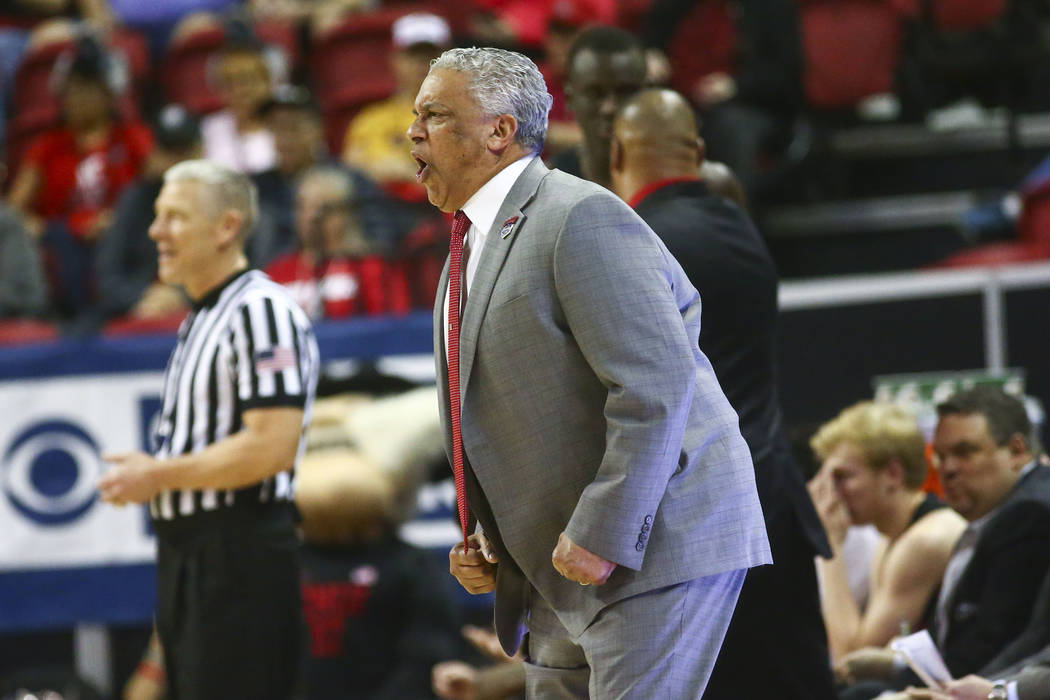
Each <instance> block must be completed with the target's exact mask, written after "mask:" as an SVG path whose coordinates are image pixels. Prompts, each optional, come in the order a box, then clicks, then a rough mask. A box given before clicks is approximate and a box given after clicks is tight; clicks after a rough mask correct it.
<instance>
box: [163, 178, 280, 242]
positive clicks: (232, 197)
mask: <svg viewBox="0 0 1050 700" xmlns="http://www.w3.org/2000/svg"><path fill="white" fill-rule="evenodd" d="M164 182H165V183H168V182H200V183H203V184H205V185H207V186H208V189H209V191H210V192H211V193H212V197H213V199H214V201H215V204H216V207H215V208H216V214H219V213H222V212H224V211H226V210H228V209H233V210H234V211H237V212H240V214H241V215H242V216H243V217H244V221H243V222H242V223H241V231H240V234H241V236H242V237H243V236H247V235H248V233H249V232H250V231H251V230H252V227H253V226H255V222H256V221H257V220H258V218H259V193H258V191H257V190H256V189H255V183H253V182H252V181H251V178H249V177H248V176H247V175H244V174H243V173H239V172H237V171H236V170H231V169H229V168H227V167H226V166H224V165H219V164H218V163H213V162H212V161H210V160H203V159H201V160H184V161H182V162H181V163H176V164H175V165H173V166H171V167H170V168H168V170H167V172H165V173H164Z"/></svg>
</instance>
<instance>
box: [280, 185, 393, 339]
mask: <svg viewBox="0 0 1050 700" xmlns="http://www.w3.org/2000/svg"><path fill="white" fill-rule="evenodd" d="M295 219H296V221H295V224H296V233H297V235H298V238H299V250H297V251H295V252H292V253H288V254H286V255H282V256H281V257H279V258H277V259H276V260H274V261H273V262H272V263H271V264H270V265H269V266H268V267H267V268H266V273H267V274H268V275H270V277H272V278H273V279H274V281H276V282H278V283H280V284H282V285H284V286H285V287H287V288H288V290H289V292H291V294H292V296H293V297H294V298H295V299H296V301H298V302H299V305H300V306H302V307H303V309H304V310H305V311H306V312H307V313H308V314H310V316H311V317H312V318H315V319H316V318H346V317H349V316H359V315H369V316H373V315H379V314H389V313H407V312H408V311H409V310H410V309H411V301H410V297H409V291H408V281H407V279H406V277H405V273H404V269H403V267H402V266H401V265H400V264H398V263H397V262H394V261H391V260H388V259H386V258H384V257H383V256H382V255H379V254H378V253H377V252H376V250H375V246H374V244H372V243H370V242H369V240H368V238H367V237H366V236H365V234H364V230H363V228H362V226H361V224H360V222H359V221H358V220H357V215H356V211H355V206H354V186H353V180H351V178H350V176H349V175H348V174H347V172H346V171H345V170H342V169H340V168H335V167H327V166H318V167H315V168H313V169H312V170H310V171H309V172H308V173H306V174H305V175H304V176H303V179H302V181H301V183H300V184H299V189H298V191H297V193H296V212H295Z"/></svg>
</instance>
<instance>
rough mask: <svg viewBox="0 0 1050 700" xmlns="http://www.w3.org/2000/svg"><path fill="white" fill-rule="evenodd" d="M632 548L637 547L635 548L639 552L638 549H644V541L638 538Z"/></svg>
mask: <svg viewBox="0 0 1050 700" xmlns="http://www.w3.org/2000/svg"><path fill="white" fill-rule="evenodd" d="M634 548H635V549H637V550H638V551H639V552H640V551H642V550H643V549H645V543H643V542H642V541H641V540H639V541H638V544H636V545H635V546H634Z"/></svg>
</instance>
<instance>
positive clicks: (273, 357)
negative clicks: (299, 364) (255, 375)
mask: <svg viewBox="0 0 1050 700" xmlns="http://www.w3.org/2000/svg"><path fill="white" fill-rule="evenodd" d="M295 364H296V357H295V351H294V350H292V349H291V348H286V347H276V348H267V349H266V350H259V351H258V352H256V353H255V371H256V372H282V371H284V370H286V369H291V368H293V367H295Z"/></svg>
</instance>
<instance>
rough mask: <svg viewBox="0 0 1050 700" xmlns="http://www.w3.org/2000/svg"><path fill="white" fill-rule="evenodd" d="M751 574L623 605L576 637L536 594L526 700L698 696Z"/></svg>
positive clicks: (679, 587)
mask: <svg viewBox="0 0 1050 700" xmlns="http://www.w3.org/2000/svg"><path fill="white" fill-rule="evenodd" d="M745 573H746V569H738V570H735V571H729V572H726V573H721V574H714V575H712V576H705V577H703V578H699V579H695V580H692V581H685V582H683V583H679V584H676V585H673V586H668V587H666V588H659V589H656V590H653V591H649V592H647V593H642V594H640V595H636V596H633V597H630V598H626V599H624V600H620V601H618V602H616V603H613V604H611V605H609V606H607V607H606V608H604V609H603V610H602V611H601V612H600V613H599V614H598V616H597V617H596V618H595V619H594V621H593V622H592V623H591V624H590V625H589V626H588V627H587V628H586V629H585V630H584V631H583V634H581V635H580V636H579V637H577V638H573V637H572V635H571V634H570V633H569V631H568V630H566V629H565V626H564V625H563V624H562V623H561V622H560V621H559V619H558V617H557V615H556V613H555V612H554V610H552V609H551V607H550V605H548V604H547V602H546V601H544V600H543V598H542V597H540V595H539V593H537V592H536V591H535V590H533V591H532V595H531V599H530V602H529V618H528V627H529V633H528V637H527V638H526V650H527V657H526V663H525V686H526V696H527V697H528V698H530V699H532V698H535V699H537V700H539V699H541V698H542V700H587V699H588V698H593V699H594V700H599V699H600V700H652V698H662V699H663V700H690V699H693V698H700V696H701V695H703V693H704V688H705V687H706V686H707V681H708V679H709V678H710V677H711V669H712V668H714V665H715V659H716V658H717V657H718V651H719V649H720V648H721V646H722V640H723V639H724V638H725V633H726V630H727V629H728V628H729V621H730V620H731V619H732V617H733V610H734V609H735V607H736V601H737V598H738V597H739V595H740V589H741V587H742V586H743V585H744V574H745Z"/></svg>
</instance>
